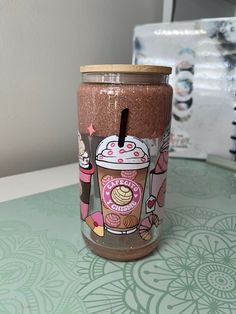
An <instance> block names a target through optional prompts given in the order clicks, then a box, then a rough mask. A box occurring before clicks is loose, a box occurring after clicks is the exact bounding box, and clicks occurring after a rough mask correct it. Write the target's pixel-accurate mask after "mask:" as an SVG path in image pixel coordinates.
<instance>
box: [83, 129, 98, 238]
mask: <svg viewBox="0 0 236 314" xmlns="http://www.w3.org/2000/svg"><path fill="white" fill-rule="evenodd" d="M78 140H79V174H80V212H81V218H82V220H85V222H86V223H87V225H88V226H89V227H90V229H91V230H93V232H95V233H96V234H97V235H98V236H100V237H102V236H103V235H104V223H103V217H102V214H101V212H95V213H93V214H92V215H90V214H89V201H90V190H91V180H92V176H93V174H94V166H93V165H92V163H91V162H90V159H89V156H88V153H87V151H86V149H85V144H84V142H83V140H82V138H81V135H80V134H79V133H78Z"/></svg>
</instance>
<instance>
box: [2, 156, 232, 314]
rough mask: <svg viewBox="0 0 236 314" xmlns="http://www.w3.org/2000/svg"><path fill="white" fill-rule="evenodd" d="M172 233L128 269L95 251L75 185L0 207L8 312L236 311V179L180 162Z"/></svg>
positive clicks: (175, 163)
mask: <svg viewBox="0 0 236 314" xmlns="http://www.w3.org/2000/svg"><path fill="white" fill-rule="evenodd" d="M168 176H169V177H168V193H167V208H168V209H167V212H166V219H165V232H164V235H163V240H162V243H161V245H160V247H159V249H158V250H157V251H155V252H154V253H153V254H152V255H150V256H148V257H147V258H145V259H143V260H140V261H136V262H129V263H118V262H112V261H108V260H105V259H102V258H100V257H97V256H95V255H94V254H93V253H91V252H90V251H89V250H88V249H87V248H86V247H85V245H84V243H83V241H82V239H81V236H80V224H79V191H78V187H77V186H75V185H74V186H69V187H65V188H62V189H57V190H54V191H49V192H46V193H41V194H37V195H33V196H30V197H25V198H21V199H17V200H13V201H9V202H5V203H1V204H0V215H1V216H0V217H1V221H0V313H1V314H23V313H24V314H38V313H39V314H49V313H55V314H78V313H103V314H106V313H107V314H108V313H109V314H110V313H117V314H118V313H123V314H126V313H127V314H128V313H144V314H147V313H151V314H155V313H163V314H172V313H173V314H178V313H187V314H188V313H200V314H201V313H212V314H213V313H215V314H216V313H217V314H218V313H236V177H235V175H234V173H233V172H230V171H226V170H222V169H220V168H216V167H214V166H210V165H207V164H205V163H203V162H194V161H186V160H171V162H170V167H169V175H168Z"/></svg>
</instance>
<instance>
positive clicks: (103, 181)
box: [101, 174, 113, 186]
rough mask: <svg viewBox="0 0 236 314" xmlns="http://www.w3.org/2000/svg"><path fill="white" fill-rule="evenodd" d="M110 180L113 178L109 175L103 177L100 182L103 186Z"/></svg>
mask: <svg viewBox="0 0 236 314" xmlns="http://www.w3.org/2000/svg"><path fill="white" fill-rule="evenodd" d="M111 180H113V176H110V175H109V174H108V175H106V176H104V177H102V180H101V182H102V185H103V186H104V185H106V184H107V183H108V182H109V181H111Z"/></svg>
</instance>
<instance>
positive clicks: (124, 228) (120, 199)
mask: <svg viewBox="0 0 236 314" xmlns="http://www.w3.org/2000/svg"><path fill="white" fill-rule="evenodd" d="M159 72H160V71H159ZM159 72H157V73H137V72H136V73H132V72H129V73H123V72H122V73H108V72H106V73H105V74H104V72H103V71H97V72H95V73H94V72H93V73H89V72H88V73H86V71H85V73H84V74H83V84H81V85H80V87H79V91H78V117H79V119H78V121H79V133H80V136H81V140H82V141H83V143H85V151H86V152H85V153H84V152H83V155H82V154H81V155H80V158H84V161H85V163H86V160H88V159H89V162H90V163H92V164H93V165H94V168H95V171H94V173H92V174H91V175H90V176H89V177H88V176H87V177H86V176H84V177H83V178H82V180H84V181H85V182H86V184H87V185H89V189H90V192H91V194H90V201H89V202H87V203H89V204H87V203H86V204H84V203H83V199H82V201H81V210H83V214H82V217H83V219H82V234H83V237H84V240H85V242H86V244H87V246H88V247H89V248H90V249H91V250H92V251H94V252H95V253H96V254H97V255H100V256H102V257H106V258H109V259H113V260H121V261H122V260H124V261H128V260H134V259H137V258H141V257H143V256H145V255H148V254H149V253H151V252H152V251H153V250H154V249H155V248H156V247H157V245H158V243H159V241H160V230H161V226H158V228H157V219H156V220H155V219H154V217H156V216H158V211H157V210H155V211H154V210H153V212H151V211H150V212H149V213H147V212H145V206H147V205H146V204H147V203H148V204H149V205H150V206H151V205H152V199H150V200H149V201H147V200H148V197H149V194H150V192H149V190H150V189H151V185H150V183H149V181H150V178H149V174H150V171H151V170H152V169H151V168H150V167H151V165H154V164H156V158H157V155H158V154H159V151H158V150H159V149H160V145H161V144H160V143H161V140H163V138H164V134H165V132H166V130H167V129H168V128H169V126H170V121H171V103H172V88H171V86H170V85H168V84H167V79H168V75H167V74H163V73H159ZM110 74H111V75H110ZM107 75H108V76H107ZM109 75H110V76H109ZM90 76H91V77H92V78H91V77H90ZM134 78H135V80H134ZM134 81H135V83H134ZM126 108H128V109H129V115H128V122H127V128H126V134H127V137H126V140H125V143H124V148H125V147H128V148H127V151H125V149H123V148H122V147H121V148H119V147H118V146H117V138H118V137H119V132H120V120H121V112H122V110H123V109H126ZM142 139H154V140H157V141H159V142H158V143H159V144H158V145H159V146H157V152H156V156H154V155H155V154H154V155H149V147H148V145H146V144H145V143H146V142H145V140H144V142H145V143H143V142H142ZM132 141H133V142H132ZM99 145H100V146H101V147H102V148H100V151H99V148H98V147H99ZM109 145H110V146H111V147H112V145H113V146H114V150H112V149H110V148H111V147H110V146H109ZM125 145H126V146H125ZM128 145H130V149H129V146H128ZM132 145H133V146H132ZM122 149H123V151H122ZM145 149H147V150H145ZM98 151H99V152H98ZM86 153H87V155H88V156H87V155H86ZM122 153H124V154H123V155H124V156H127V157H125V158H123V159H122V158H121V157H122V156H123V155H122ZM101 154H104V156H102V157H101ZM131 154H134V156H135V158H136V157H137V161H134V160H133V159H132V158H131V157H130V156H131ZM118 155H119V156H118ZM99 156H100V157H99ZM86 158H87V159H86ZM99 158H103V159H101V160H100V162H102V164H101V163H99ZM145 158H146V159H145ZM116 159H117V160H118V161H117V160H116ZM141 159H144V161H142V162H146V165H145V167H144V166H142V165H141V161H140V160H141ZM119 162H120V163H121V168H119V167H120V165H119V164H118V163H119ZM80 166H81V164H80ZM122 167H123V168H122ZM128 167H131V168H130V170H129V168H128ZM122 169H123V171H122ZM127 169H128V170H127ZM80 173H81V172H80ZM133 173H134V175H133ZM132 184H133V187H132ZM109 185H111V187H112V188H111V187H109ZM83 186H84V187H86V185H85V184H84V185H83ZM137 187H138V188H137ZM135 188H136V189H138V192H135V191H137V190H135ZM109 189H110V192H109ZM82 192H83V193H82V194H83V195H84V194H85V191H82ZM106 193H107V195H106ZM109 193H110V194H109ZM108 194H109V195H108ZM163 195H164V194H163ZM163 195H162V197H163ZM156 197H157V196H156ZM153 208H154V207H153ZM126 209H127V211H126ZM151 210H152V209H151ZM161 210H162V209H161ZM145 218H146V219H145ZM147 218H148V219H147ZM142 219H143V220H142ZM142 221H143V222H144V223H143V227H142V226H141V224H142ZM158 221H159V220H158ZM149 224H151V226H150V230H149V229H148V225H149ZM140 226H141V228H140ZM142 228H144V229H145V228H147V232H146V230H144V231H143V230H142ZM96 230H97V231H96Z"/></svg>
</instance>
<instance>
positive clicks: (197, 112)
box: [133, 18, 236, 160]
mask: <svg viewBox="0 0 236 314" xmlns="http://www.w3.org/2000/svg"><path fill="white" fill-rule="evenodd" d="M133 44H134V46H133V63H135V64H159V65H166V66H171V67H173V73H172V75H171V76H170V84H171V85H172V87H173V91H174V95H173V117H172V130H171V143H170V144H171V145H170V149H171V151H170V155H171V156H172V157H184V158H199V159H205V158H206V157H207V155H208V154H216V155H219V156H222V157H226V158H228V159H233V160H235V156H236V137H235V136H236V122H235V121H236V96H235V95H236V69H235V65H236V18H224V19H204V20H197V21H189V22H174V23H158V24H148V25H140V26H136V28H135V30H134V42H133Z"/></svg>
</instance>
